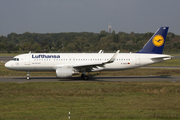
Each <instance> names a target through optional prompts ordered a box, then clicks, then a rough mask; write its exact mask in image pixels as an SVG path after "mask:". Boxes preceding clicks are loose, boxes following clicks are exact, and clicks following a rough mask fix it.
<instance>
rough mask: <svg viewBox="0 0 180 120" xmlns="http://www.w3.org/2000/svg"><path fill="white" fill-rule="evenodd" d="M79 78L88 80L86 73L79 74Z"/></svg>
mask: <svg viewBox="0 0 180 120" xmlns="http://www.w3.org/2000/svg"><path fill="white" fill-rule="evenodd" d="M81 78H82V79H83V80H89V77H88V76H87V75H84V74H82V75H81Z"/></svg>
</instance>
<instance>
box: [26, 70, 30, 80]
mask: <svg viewBox="0 0 180 120" xmlns="http://www.w3.org/2000/svg"><path fill="white" fill-rule="evenodd" d="M29 76H30V71H27V77H26V79H27V80H29V79H30V77H29Z"/></svg>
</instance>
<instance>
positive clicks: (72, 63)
mask: <svg viewBox="0 0 180 120" xmlns="http://www.w3.org/2000/svg"><path fill="white" fill-rule="evenodd" d="M167 32H168V27H160V28H159V29H158V30H157V31H156V32H155V33H154V35H153V36H152V37H151V38H150V39H149V41H148V42H147V43H146V44H145V45H144V47H143V48H142V49H141V50H140V51H139V52H137V53H119V50H117V52H116V53H103V52H102V51H100V52H99V53H31V52H29V53H27V54H21V55H17V56H15V57H14V58H13V59H12V60H10V61H8V62H7V63H6V64H5V67H6V68H8V69H11V70H19V71H27V73H28V74H27V79H30V71H55V72H56V76H57V77H58V78H66V77H71V76H72V75H74V74H79V73H81V77H82V79H84V80H88V79H89V78H88V76H87V75H86V73H87V72H94V71H115V70H126V69H132V68H137V67H142V66H146V65H150V64H154V63H158V62H162V61H165V60H169V59H171V58H172V57H171V56H170V55H165V54H162V52H163V48H164V44H165V41H166V36H167Z"/></svg>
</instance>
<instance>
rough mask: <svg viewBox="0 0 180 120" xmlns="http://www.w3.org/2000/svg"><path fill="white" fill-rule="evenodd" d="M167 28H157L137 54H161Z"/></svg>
mask: <svg viewBox="0 0 180 120" xmlns="http://www.w3.org/2000/svg"><path fill="white" fill-rule="evenodd" d="M168 29H169V27H161V28H159V29H158V30H157V31H156V32H155V33H154V35H153V36H152V37H151V38H150V39H149V41H148V42H147V43H146V44H145V45H144V47H143V48H142V49H141V50H140V51H139V52H137V53H152V54H162V52H163V48H164V44H165V41H166V36H167V32H168Z"/></svg>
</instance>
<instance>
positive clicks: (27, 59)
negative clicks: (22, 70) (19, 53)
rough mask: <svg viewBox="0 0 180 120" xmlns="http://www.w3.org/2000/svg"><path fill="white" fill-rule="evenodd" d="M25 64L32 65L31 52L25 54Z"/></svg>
mask: <svg viewBox="0 0 180 120" xmlns="http://www.w3.org/2000/svg"><path fill="white" fill-rule="evenodd" d="M24 63H25V65H30V54H28V55H25V62H24Z"/></svg>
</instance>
